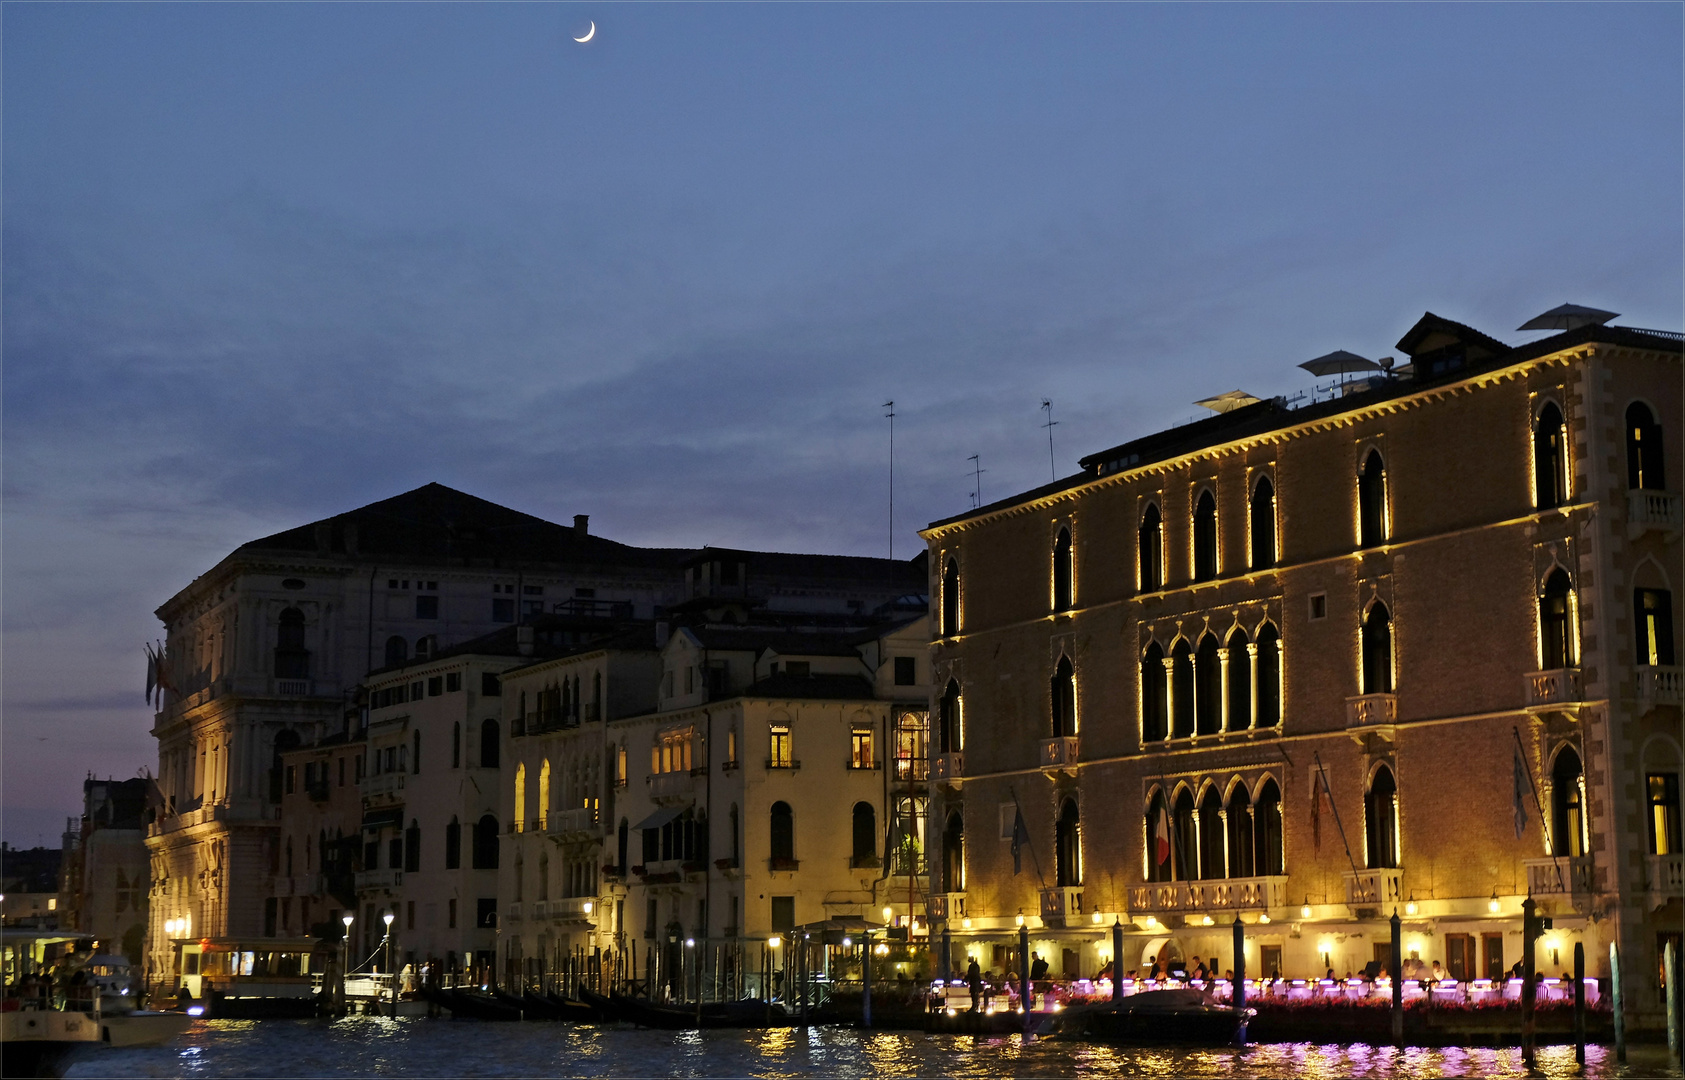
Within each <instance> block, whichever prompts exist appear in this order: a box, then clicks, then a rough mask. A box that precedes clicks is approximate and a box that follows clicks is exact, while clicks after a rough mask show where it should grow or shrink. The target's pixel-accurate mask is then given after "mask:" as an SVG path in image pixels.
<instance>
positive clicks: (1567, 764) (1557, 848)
mask: <svg viewBox="0 0 1685 1080" xmlns="http://www.w3.org/2000/svg"><path fill="white" fill-rule="evenodd" d="M1583 780H1584V775H1583V770H1582V768H1581V766H1580V755H1579V754H1577V753H1575V752H1574V748H1573V747H1571V746H1565V747H1563V748H1562V750H1561V751H1560V752H1558V753H1557V755H1556V761H1555V763H1554V764H1553V765H1552V766H1551V770H1550V817H1551V822H1550V843H1551V847H1552V848H1553V849H1554V850H1553V854H1556V855H1568V856H1576V857H1577V856H1580V855H1584V854H1586V853H1587V852H1588V851H1589V850H1590V848H1591V838H1590V836H1589V835H1588V833H1589V832H1590V829H1589V828H1588V826H1587V822H1586V808H1585V792H1584V791H1583V790H1582V788H1581V784H1582V782H1583Z"/></svg>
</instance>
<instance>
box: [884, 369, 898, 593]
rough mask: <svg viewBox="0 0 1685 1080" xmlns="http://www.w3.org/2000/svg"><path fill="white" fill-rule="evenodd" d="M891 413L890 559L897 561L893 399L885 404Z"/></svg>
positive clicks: (887, 414) (886, 414)
mask: <svg viewBox="0 0 1685 1080" xmlns="http://www.w3.org/2000/svg"><path fill="white" fill-rule="evenodd" d="M883 407H884V408H886V409H888V410H889V411H888V412H886V413H884V416H885V417H887V418H888V419H889V558H890V561H891V562H893V561H894V560H895V401H894V399H891V400H889V401H886V402H884V403H883Z"/></svg>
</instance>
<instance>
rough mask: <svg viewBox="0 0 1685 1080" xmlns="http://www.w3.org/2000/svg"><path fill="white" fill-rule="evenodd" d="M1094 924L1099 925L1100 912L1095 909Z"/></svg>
mask: <svg viewBox="0 0 1685 1080" xmlns="http://www.w3.org/2000/svg"><path fill="white" fill-rule="evenodd" d="M1094 925H1095V926H1099V925H1100V913H1099V912H1098V911H1096V912H1095V913H1094Z"/></svg>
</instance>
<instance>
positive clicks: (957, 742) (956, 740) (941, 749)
mask: <svg viewBox="0 0 1685 1080" xmlns="http://www.w3.org/2000/svg"><path fill="white" fill-rule="evenodd" d="M937 720H938V723H937V727H938V729H939V730H938V732H937V736H938V739H939V745H938V749H937V752H938V753H942V754H957V753H959V752H960V750H961V749H962V748H963V747H962V745H961V744H962V738H961V735H962V734H963V733H962V731H961V723H960V684H959V683H958V682H957V681H956V680H954V679H949V680H948V688H947V689H946V690H944V691H942V702H941V708H940V709H939V710H938V716H937Z"/></svg>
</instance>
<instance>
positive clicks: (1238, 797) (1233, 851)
mask: <svg viewBox="0 0 1685 1080" xmlns="http://www.w3.org/2000/svg"><path fill="white" fill-rule="evenodd" d="M1228 828H1229V876H1230V877H1252V876H1253V875H1254V874H1256V873H1257V870H1256V869H1254V868H1255V867H1256V866H1257V865H1258V864H1257V860H1256V857H1255V856H1256V852H1254V851H1253V840H1252V799H1251V796H1250V795H1248V794H1247V791H1246V785H1245V784H1236V785H1235V786H1234V790H1233V791H1231V792H1229V821H1228Z"/></svg>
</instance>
